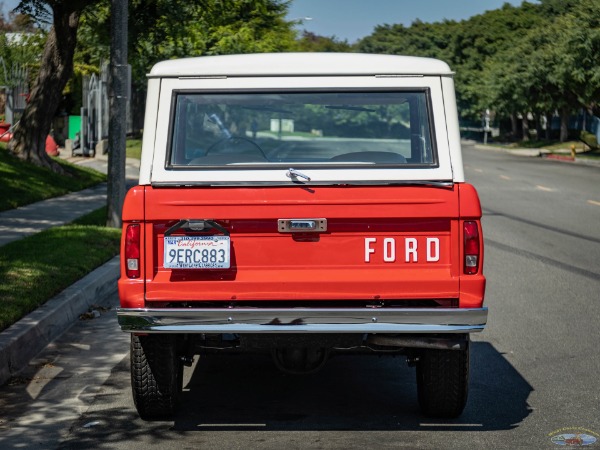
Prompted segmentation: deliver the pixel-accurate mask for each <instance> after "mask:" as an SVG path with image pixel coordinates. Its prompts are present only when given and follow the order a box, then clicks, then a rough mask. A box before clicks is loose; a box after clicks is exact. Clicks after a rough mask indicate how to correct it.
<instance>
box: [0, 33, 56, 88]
mask: <svg viewBox="0 0 600 450" xmlns="http://www.w3.org/2000/svg"><path fill="white" fill-rule="evenodd" d="M13 36H15V35H13ZM45 41H46V33H44V32H43V31H36V32H33V33H31V32H28V33H19V34H17V35H16V36H15V37H12V38H10V37H9V36H7V34H6V33H1V34H0V58H2V61H3V64H0V85H2V86H14V85H15V84H16V83H17V82H18V80H17V79H15V75H16V71H20V70H24V71H26V72H28V75H29V79H30V80H31V79H33V78H34V77H35V75H36V74H37V71H38V70H39V61H40V57H41V54H42V51H43V49H44V43H45Z"/></svg>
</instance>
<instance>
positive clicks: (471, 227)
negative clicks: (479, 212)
mask: <svg viewBox="0 0 600 450" xmlns="http://www.w3.org/2000/svg"><path fill="white" fill-rule="evenodd" d="M463 234H464V242H465V260H464V265H465V266H464V267H465V268H464V272H465V273H466V274H467V275H474V274H476V273H477V272H478V271H479V260H480V256H481V255H480V253H481V249H480V247H479V227H478V226H477V222H465V223H464V225H463Z"/></svg>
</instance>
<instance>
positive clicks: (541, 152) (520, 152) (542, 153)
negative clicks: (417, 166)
mask: <svg viewBox="0 0 600 450" xmlns="http://www.w3.org/2000/svg"><path fill="white" fill-rule="evenodd" d="M464 142H467V143H469V144H472V145H473V147H475V148H476V149H478V150H493V151H497V152H505V153H510V154H511V155H517V156H526V157H530V158H538V157H539V158H545V159H548V160H552V161H560V162H568V163H571V164H583V165H586V166H595V167H600V161H595V160H590V159H586V158H581V157H577V156H575V159H572V158H571V157H570V153H565V156H564V157H562V156H561V155H560V154H558V155H557V154H553V153H552V152H551V151H550V150H547V149H544V148H508V147H502V146H495V145H485V144H480V143H478V142H477V141H464Z"/></svg>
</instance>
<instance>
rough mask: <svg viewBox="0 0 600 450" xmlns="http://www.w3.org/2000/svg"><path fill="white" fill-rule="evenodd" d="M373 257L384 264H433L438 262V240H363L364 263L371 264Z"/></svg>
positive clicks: (429, 238) (431, 238) (410, 238)
mask: <svg viewBox="0 0 600 450" xmlns="http://www.w3.org/2000/svg"><path fill="white" fill-rule="evenodd" d="M419 241H421V244H419ZM374 257H377V259H378V260H383V262H386V263H393V262H396V261H399V262H402V261H404V262H407V263H410V262H415V263H416V262H421V261H425V262H428V263H435V262H438V261H439V260H440V239H439V238H436V237H428V238H419V239H417V238H414V237H407V238H392V237H386V238H375V237H368V238H365V262H366V263H369V262H371V260H372V259H373V258H374Z"/></svg>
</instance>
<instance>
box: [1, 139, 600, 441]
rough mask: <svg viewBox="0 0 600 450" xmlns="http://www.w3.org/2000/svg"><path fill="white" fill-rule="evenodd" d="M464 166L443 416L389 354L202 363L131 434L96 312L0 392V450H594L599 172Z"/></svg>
mask: <svg viewBox="0 0 600 450" xmlns="http://www.w3.org/2000/svg"><path fill="white" fill-rule="evenodd" d="M464 156H465V166H466V167H465V171H466V175H467V178H468V181H470V182H472V183H473V184H475V186H476V187H477V189H478V190H479V193H480V197H481V201H482V204H483V207H484V220H483V227H484V234H485V239H486V248H485V252H486V253H485V273H486V275H487V277H488V290H487V297H486V302H487V305H488V306H489V308H490V318H489V326H488V328H487V329H486V331H484V332H483V333H481V334H479V335H475V336H474V342H473V345H472V352H471V358H472V371H471V377H472V378H471V391H470V397H469V402H468V404H467V408H466V410H465V412H464V414H463V415H462V416H461V417H460V418H459V419H456V420H432V419H427V418H424V417H422V416H421V415H420V414H419V412H418V405H417V398H416V386H415V380H414V378H415V374H414V369H412V368H409V367H407V366H406V364H405V363H404V361H403V359H402V358H379V357H376V356H375V357H360V356H339V357H337V358H335V359H333V360H331V361H330V362H329V363H328V365H327V366H326V367H325V368H324V369H323V370H322V371H321V372H319V373H317V374H314V375H310V376H304V377H294V376H289V375H284V374H281V373H279V372H278V371H277V370H276V369H275V368H274V367H273V365H272V363H271V361H270V360H269V359H267V358H262V357H255V356H238V357H218V356H212V357H206V358H203V359H202V360H201V361H200V362H199V363H198V364H197V366H195V367H194V368H193V370H187V369H186V389H185V392H184V394H183V405H182V408H181V412H180V413H179V415H178V416H177V417H176V418H175V420H174V421H170V422H150V423H147V422H143V421H141V420H140V419H139V418H138V417H137V414H136V413H135V410H134V408H133V404H132V400H131V397H130V384H129V362H128V336H127V335H124V334H122V333H120V332H119V331H118V328H117V326H116V320H115V315H114V312H106V313H103V314H102V316H101V317H100V318H98V319H94V320H90V321H83V322H79V323H78V324H77V325H76V326H75V327H73V328H72V329H71V330H70V331H69V332H68V333H67V334H65V335H64V336H63V337H62V338H61V339H60V340H59V341H57V342H55V343H54V344H52V345H51V346H50V347H49V348H48V350H47V351H46V352H44V353H43V354H42V355H40V357H39V358H38V359H37V360H36V361H34V362H33V363H32V365H31V366H30V369H29V371H28V372H27V373H25V374H24V376H23V378H22V379H17V380H14V382H13V383H12V385H10V386H5V387H3V388H0V447H2V448H13V447H17V446H19V444H26V446H27V447H30V448H73V449H82V448H122V449H138V448H139V449H142V448H143V449H149V448H180V449H184V448H219V449H222V448H223V449H224V448H227V449H230V448H232V449H235V448H240V449H241V448H243V449H246V448H277V449H280V448H290V449H291V448H344V449H347V448H377V449H379V448H411V449H415V448H423V449H445V448H453V449H481V448H494V449H498V448H500V449H503V448H507V449H508V448H510V449H515V448H523V449H526V448H527V449H529V448H536V449H537V448H542V449H544V448H548V449H550V448H557V447H558V446H557V445H556V444H554V443H552V442H551V437H552V436H553V435H557V434H561V433H562V434H568V433H575V432H579V433H584V434H587V435H590V436H594V434H595V436H596V438H598V442H596V443H595V444H594V445H592V446H591V447H587V448H600V333H599V328H600V167H587V166H580V165H575V164H566V163H559V162H552V161H542V160H540V159H538V158H523V157H517V156H512V155H507V154H505V153H501V152H496V151H482V150H479V151H475V150H473V149H472V148H471V147H469V146H465V147H464ZM111 302H112V303H113V304H116V302H117V299H116V298H113V299H111Z"/></svg>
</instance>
